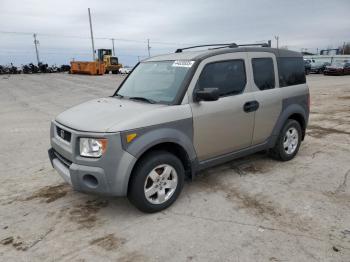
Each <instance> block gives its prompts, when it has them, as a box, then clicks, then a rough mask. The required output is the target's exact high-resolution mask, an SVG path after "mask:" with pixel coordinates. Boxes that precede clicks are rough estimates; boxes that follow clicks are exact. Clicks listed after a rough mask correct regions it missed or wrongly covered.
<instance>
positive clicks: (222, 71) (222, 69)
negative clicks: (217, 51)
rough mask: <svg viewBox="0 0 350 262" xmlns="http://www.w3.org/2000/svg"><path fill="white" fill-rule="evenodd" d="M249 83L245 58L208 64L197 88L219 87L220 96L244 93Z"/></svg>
mask: <svg viewBox="0 0 350 262" xmlns="http://www.w3.org/2000/svg"><path fill="white" fill-rule="evenodd" d="M246 83H247V79H246V74H245V66H244V61H243V60H240V59H239V60H230V61H222V62H215V63H210V64H207V65H206V66H205V67H204V69H203V71H202V73H201V75H200V76H199V79H198V82H197V88H199V89H204V88H213V87H216V88H218V89H219V93H220V96H229V95H235V94H239V93H242V91H243V90H244V87H245V85H246Z"/></svg>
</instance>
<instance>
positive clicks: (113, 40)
mask: <svg viewBox="0 0 350 262" xmlns="http://www.w3.org/2000/svg"><path fill="white" fill-rule="evenodd" d="M111 40H112V46H113V56H115V50H114V38H112V39H111Z"/></svg>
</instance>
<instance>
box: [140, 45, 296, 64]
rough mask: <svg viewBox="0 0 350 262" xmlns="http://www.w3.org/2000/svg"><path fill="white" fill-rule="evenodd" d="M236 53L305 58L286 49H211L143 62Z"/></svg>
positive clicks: (170, 55) (199, 58) (174, 54)
mask: <svg viewBox="0 0 350 262" xmlns="http://www.w3.org/2000/svg"><path fill="white" fill-rule="evenodd" d="M236 52H268V53H273V54H275V56H276V57H303V56H302V54H301V53H299V52H295V51H290V50H286V49H277V48H270V47H226V48H220V49H209V50H201V51H185V52H179V53H171V54H165V55H158V56H153V57H150V58H147V59H145V60H143V62H153V61H169V60H170V61H173V60H194V61H198V60H203V59H205V58H208V57H211V56H216V55H221V54H228V53H236Z"/></svg>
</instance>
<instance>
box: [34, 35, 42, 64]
mask: <svg viewBox="0 0 350 262" xmlns="http://www.w3.org/2000/svg"><path fill="white" fill-rule="evenodd" d="M33 36H34V45H35V52H36V61H37V62H38V65H39V63H40V58H39V50H38V44H39V41H38V40H36V34H34V35H33Z"/></svg>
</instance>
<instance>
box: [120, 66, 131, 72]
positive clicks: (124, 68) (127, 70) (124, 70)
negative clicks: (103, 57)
mask: <svg viewBox="0 0 350 262" xmlns="http://www.w3.org/2000/svg"><path fill="white" fill-rule="evenodd" d="M131 71H132V68H131V67H122V68H119V73H120V74H129V73H130V72H131Z"/></svg>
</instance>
